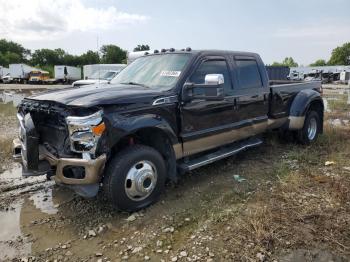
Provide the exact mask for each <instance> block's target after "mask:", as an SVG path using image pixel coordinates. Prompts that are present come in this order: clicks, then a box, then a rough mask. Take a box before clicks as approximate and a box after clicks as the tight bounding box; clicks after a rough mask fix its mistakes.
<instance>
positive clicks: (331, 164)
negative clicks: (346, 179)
mask: <svg viewBox="0 0 350 262" xmlns="http://www.w3.org/2000/svg"><path fill="white" fill-rule="evenodd" d="M334 164H335V162H334V161H326V162H325V163H324V165H325V166H333V165H334Z"/></svg>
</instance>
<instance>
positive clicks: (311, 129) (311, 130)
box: [307, 118, 317, 141]
mask: <svg viewBox="0 0 350 262" xmlns="http://www.w3.org/2000/svg"><path fill="white" fill-rule="evenodd" d="M316 133H317V121H316V118H311V119H310V122H309V126H308V128H307V137H308V138H309V140H310V141H311V140H313V139H314V138H315V136H316Z"/></svg>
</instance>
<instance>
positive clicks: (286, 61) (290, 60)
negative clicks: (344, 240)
mask: <svg viewBox="0 0 350 262" xmlns="http://www.w3.org/2000/svg"><path fill="white" fill-rule="evenodd" d="M272 66H289V67H297V66H298V63H297V62H295V61H294V59H293V58H292V57H286V58H285V59H284V60H283V62H282V63H279V62H273V63H272Z"/></svg>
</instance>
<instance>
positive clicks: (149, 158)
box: [103, 145, 166, 212]
mask: <svg viewBox="0 0 350 262" xmlns="http://www.w3.org/2000/svg"><path fill="white" fill-rule="evenodd" d="M132 170H133V171H134V172H132ZM165 180H166V167H165V162H164V160H163V157H162V156H161V154H160V153H159V152H158V151H156V150H155V149H153V148H151V147H148V146H144V145H133V146H130V147H127V148H126V149H124V150H122V151H121V152H119V153H118V154H117V155H116V156H114V157H112V159H111V160H110V161H109V163H108V164H107V167H106V171H105V176H104V178H103V191H104V195H105V196H106V198H107V200H108V201H109V202H110V203H111V204H112V206H113V207H114V208H116V209H119V210H122V211H127V212H135V211H137V210H140V209H143V208H145V207H147V206H149V205H151V204H153V203H155V202H156V201H157V200H158V198H159V196H160V194H161V193H162V191H163V190H164V185H165ZM143 190H144V192H142V191H143Z"/></svg>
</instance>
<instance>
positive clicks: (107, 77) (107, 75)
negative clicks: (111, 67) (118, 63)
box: [102, 72, 118, 80]
mask: <svg viewBox="0 0 350 262" xmlns="http://www.w3.org/2000/svg"><path fill="white" fill-rule="evenodd" d="M116 74H118V73H117V72H106V73H105V74H104V75H103V76H102V79H107V80H111V79H112V78H113V77H115V76H116Z"/></svg>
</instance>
